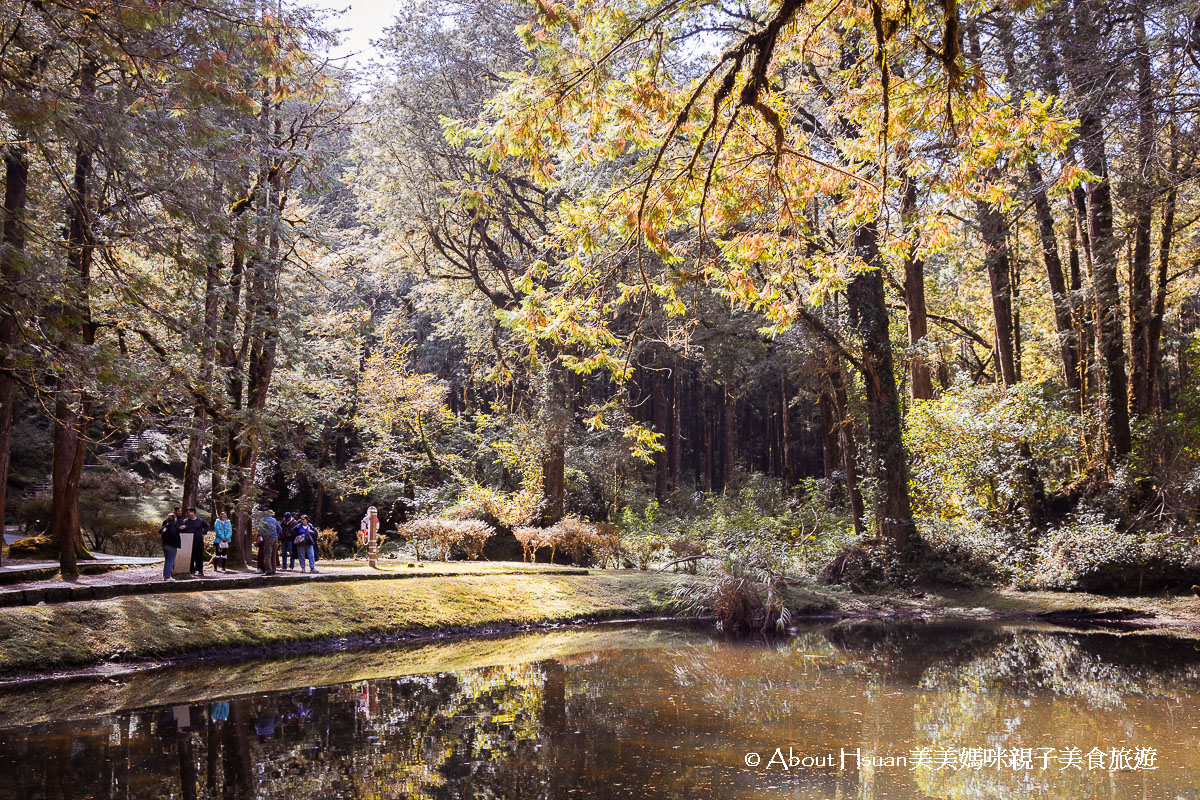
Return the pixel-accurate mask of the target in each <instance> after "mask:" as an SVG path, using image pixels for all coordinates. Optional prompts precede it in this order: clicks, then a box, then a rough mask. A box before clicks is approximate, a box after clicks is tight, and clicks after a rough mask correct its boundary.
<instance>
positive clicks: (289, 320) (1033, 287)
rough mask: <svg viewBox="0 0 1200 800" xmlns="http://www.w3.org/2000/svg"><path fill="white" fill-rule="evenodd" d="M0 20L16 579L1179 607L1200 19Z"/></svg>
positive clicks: (539, 7)
mask: <svg viewBox="0 0 1200 800" xmlns="http://www.w3.org/2000/svg"><path fill="white" fill-rule="evenodd" d="M402 5H403V7H402V8H399V9H397V10H396V11H395V16H394V17H393V18H391V19H389V20H388V21H387V23H386V25H383V26H381V30H380V32H379V37H378V39H377V40H376V42H375V43H374V46H373V52H374V56H373V57H372V58H371V59H370V60H366V61H362V62H357V63H355V64H351V63H346V60H345V59H337V58H333V59H331V58H329V57H328V55H329V53H330V52H331V48H333V47H335V46H336V39H337V36H336V34H334V33H333V32H332V28H333V27H335V25H334V23H333V22H332V21H331V20H330V19H329V18H328V15H326V14H325V13H323V12H320V11H318V10H314V9H313V8H312V7H310V5H308V4H299V3H292V2H282V3H277V4H274V5H273V6H272V7H271V8H268V7H267V6H266V5H264V4H263V3H261V2H259V0H200V1H199V2H196V3H190V4H187V5H186V7H185V6H180V5H178V4H170V3H167V4H162V3H153V2H139V1H134V2H127V3H121V4H109V3H101V6H102V7H103V8H102V12H103V13H101V12H98V11H96V10H95V9H94V8H93V7H92V5H88V4H83V3H79V2H75V0H62V1H61V2H57V3H55V4H51V5H45V4H36V3H32V4H31V3H7V4H5V5H4V7H3V9H2V10H0V40H2V41H4V42H5V46H4V48H3V49H2V50H0V100H2V101H3V102H2V103H0V137H2V140H3V141H2V144H3V156H4V158H3V170H4V173H5V183H4V206H3V220H2V221H3V225H2V226H0V234H2V237H3V240H2V242H0V267H2V275H0V288H2V292H3V295H2V296H3V305H2V307H0V473H2V474H3V480H0V487H3V489H2V493H0V514H7V517H6V519H7V520H8V521H10V522H11V521H13V520H15V521H16V522H18V523H19V524H20V525H21V526H22V527H23V529H24V530H25V532H26V533H28V534H30V535H37V534H42V535H44V538H41V539H38V540H37V541H36V542H33V543H31V544H29V545H28V546H22V547H14V548H13V549H12V550H11V551H5V552H4V553H0V555H4V556H5V557H8V558H14V557H18V556H20V557H26V556H28V557H32V556H33V555H34V554H35V550H34V549H32V548H35V547H36V548H37V549H36V554H37V555H39V556H40V557H46V556H53V555H55V554H56V555H57V558H58V559H59V561H60V564H61V569H62V572H63V574H64V575H65V576H70V575H72V574H73V573H74V571H75V570H76V564H75V562H76V559H78V558H86V557H87V552H88V550H89V549H91V550H98V551H101V552H111V553H126V554H137V555H149V554H154V553H156V552H157V551H158V542H157V540H156V531H157V526H158V523H159V522H160V521H161V519H162V517H163V516H164V515H165V513H166V511H167V510H168V509H169V508H171V507H172V506H174V505H176V504H182V505H183V506H192V505H194V506H197V507H199V508H200V509H201V513H202V515H205V516H209V517H211V516H215V514H217V513H218V512H220V511H227V512H229V514H230V516H231V518H232V520H233V523H234V538H233V544H232V548H231V564H233V565H235V566H242V565H245V564H247V563H250V562H252V559H253V555H252V548H253V542H254V536H255V531H256V527H257V525H258V523H259V521H260V520H261V519H262V518H263V517H264V515H265V514H266V513H267V511H268V510H273V511H274V512H275V513H276V515H277V516H278V515H281V514H282V513H283V512H285V511H292V512H294V513H297V514H298V513H305V514H307V515H308V516H309V517H310V519H311V520H312V521H313V522H314V524H315V525H316V526H317V527H318V528H320V529H322V531H323V532H322V534H321V535H320V537H319V542H320V546H321V548H322V552H323V553H324V554H326V557H339V558H344V557H349V556H350V555H352V554H354V553H356V552H358V551H359V550H360V548H361V545H360V543H359V542H358V541H357V538H356V531H357V530H358V527H359V521H360V520H361V519H363V516H364V514H365V512H366V511H367V508H368V507H369V506H374V507H376V509H377V511H378V514H379V519H380V520H381V522H382V528H381V531H382V533H383V535H384V536H385V541H384V544H383V549H382V553H383V556H384V557H385V558H391V557H395V558H401V557H405V558H407V557H412V558H417V559H422V558H438V559H451V558H462V559H472V560H474V559H491V560H514V561H515V560H522V559H524V560H541V561H545V560H553V561H556V562H560V563H571V564H578V565H587V566H597V567H606V568H626V569H638V570H647V571H648V570H671V571H672V572H686V573H695V574H704V575H707V576H709V577H710V578H711V580H709V581H707V582H706V583H705V584H704V586H706V587H707V588H704V589H699V588H696V586H692V587H691V588H690V589H689V590H688V592H685V593H683V594H681V595H680V596H679V597H678V598H677V600H678V602H679V603H680V604H682V605H684V606H686V607H689V608H693V609H707V610H709V611H711V612H712V613H715V614H716V615H717V616H718V617H719V618H721V620H722V624H723V625H724V626H725V627H727V628H730V629H743V630H758V631H761V630H769V629H774V628H778V627H786V626H787V622H788V609H787V608H785V604H784V603H783V602H782V601H781V599H780V598H781V597H783V596H784V595H785V594H787V591H785V590H790V588H792V587H794V586H796V585H797V582H799V583H813V582H823V583H828V584H841V585H845V586H849V587H850V588H852V589H855V590H859V591H873V590H877V589H884V588H903V589H910V590H919V588H920V587H922V586H933V585H942V586H946V585H949V586H980V585H990V586H1004V587H1015V588H1019V589H1031V590H1032V589H1055V590H1085V591H1093V592H1112V593H1119V592H1143V593H1149V592H1189V591H1191V590H1192V587H1194V586H1195V585H1197V584H1200V382H1198V381H1197V379H1196V376H1197V375H1198V374H1200V267H1198V265H1200V225H1197V224H1196V223H1197V220H1198V219H1200V193H1198V192H1197V185H1198V180H1197V179H1198V178H1200V127H1198V126H1197V119H1198V114H1200V105H1198V104H1197V102H1196V98H1197V97H1200V60H1198V59H1200V52H1198V49H1197V48H1198V47H1200V35H1198V34H1197V31H1200V11H1198V7H1197V6H1196V3H1195V2H1192V0H1189V2H1184V3H1178V2H1162V1H1161V0H1154V1H1152V2H1149V3H1125V2H1110V3H1093V2H1049V3H1043V4H1033V5H1028V4H1016V5H1011V4H1010V5H1004V6H995V5H994V4H985V3H971V2H966V3H950V2H940V0H930V1H928V2H924V1H923V2H915V3H904V4H900V5H897V4H889V3H880V2H875V1H874V0H861V2H860V1H858V0H856V1H855V2H839V1H838V0H814V2H808V3H804V2H796V1H795V0H753V1H748V2H734V3H723V2H721V3H719V2H707V1H706V0H697V1H696V2H675V1H674V0H646V1H645V2H626V1H625V0H553V1H552V0H545V1H543V0H538V2H536V3H533V4H526V3H521V2H490V1H488V2H485V1H484V0H450V1H449V2H434V0H415V2H410V3H406V4H402Z"/></svg>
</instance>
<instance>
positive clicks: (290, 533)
mask: <svg viewBox="0 0 1200 800" xmlns="http://www.w3.org/2000/svg"><path fill="white" fill-rule="evenodd" d="M158 533H159V536H160V537H161V539H162V549H163V580H165V581H173V580H175V575H174V573H175V559H176V556H177V555H178V553H179V549H180V547H182V541H183V536H182V534H186V533H190V534H192V543H191V548H192V549H191V553H190V556H191V560H190V563H189V565H188V573H189V574H190V575H193V576H196V577H201V578H202V577H204V564H205V561H206V559H205V552H204V537H205V535H206V534H207V533H208V522H206V521H205V520H204V519H203V518H202V517H200V516H197V514H196V509H195V507H190V508H188V510H187V513H186V514H185V513H184V510H183V507H182V506H176V507H175V509H174V510H173V511H172V512H171V513H170V514H168V515H167V518H166V519H165V520H163V524H162V527H161V528H159V531H158ZM232 541H233V524H232V523H231V522H230V520H229V514H228V513H227V512H225V511H222V512H221V514H220V517H219V518H218V519H217V520H216V522H214V523H213V557H212V563H213V570H214V571H218V570H219V571H221V572H229V567H228V564H229V545H230V543H231V542H232ZM256 543H257V544H258V570H257V571H258V573H259V574H266V575H274V574H275V570H276V569H277V568H281V569H283V570H284V571H288V570H292V569H295V567H296V561H297V559H299V561H300V571H301V572H304V571H305V563H306V562H307V564H308V568H309V571H311V572H317V529H316V528H314V527H313V526H312V525H310V524H309V522H308V517H307V516H306V515H304V514H301V515H300V516H298V517H297V516H295V515H294V514H292V512H290V511H289V512H287V513H285V514H284V515H283V521H282V522H281V521H279V520H277V519H275V513H274V512H273V511H268V512H267V514H266V516H265V517H263V519H262V521H261V522H260V523H259V534H258V538H257V540H256Z"/></svg>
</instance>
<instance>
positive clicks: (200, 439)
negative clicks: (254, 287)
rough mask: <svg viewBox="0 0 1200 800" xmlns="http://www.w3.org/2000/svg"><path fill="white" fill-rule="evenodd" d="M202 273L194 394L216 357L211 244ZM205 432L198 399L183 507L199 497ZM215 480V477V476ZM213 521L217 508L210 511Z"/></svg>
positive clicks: (216, 273) (206, 382)
mask: <svg viewBox="0 0 1200 800" xmlns="http://www.w3.org/2000/svg"><path fill="white" fill-rule="evenodd" d="M211 250H212V251H211V252H210V253H209V254H208V256H209V257H208V259H207V261H208V263H207V268H206V269H205V274H204V329H203V334H202V335H203V339H202V340H201V342H200V369H199V370H198V375H199V380H198V381H197V385H196V391H197V392H200V393H202V394H206V393H208V391H209V387H210V385H211V384H212V379H213V362H214V361H215V358H216V348H217V323H218V320H219V312H220V300H221V298H220V282H221V250H220V245H219V241H218V242H213V243H212V245H211ZM207 433H208V413H207V410H206V409H205V405H204V403H203V402H201V401H200V400H199V399H197V400H196V403H195V405H194V406H193V409H192V430H191V434H190V437H189V439H188V449H187V460H186V462H185V463H184V468H183V507H184V509H188V508H191V507H192V506H194V505H196V502H197V498H198V496H199V494H200V473H201V472H202V471H203V469H204V443H205V440H206V438H207ZM214 481H215V477H214ZM212 514H213V517H214V518H216V515H217V508H216V506H214V507H213V509H212Z"/></svg>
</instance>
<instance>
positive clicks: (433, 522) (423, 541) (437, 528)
mask: <svg viewBox="0 0 1200 800" xmlns="http://www.w3.org/2000/svg"><path fill="white" fill-rule="evenodd" d="M400 532H401V533H402V534H403V535H404V536H405V537H406V538H407V539H408V541H409V542H410V543H411V544H412V546H413V552H415V553H416V556H417V558H424V556H423V555H422V553H423V552H425V551H426V550H427V549H436V550H437V553H438V558H439V559H440V560H442V561H449V560H450V551H451V550H452V549H453V548H455V547H459V548H461V549H462V550H463V552H464V553H466V556H467V559H468V560H471V561H474V560H477V559H478V558H480V557H481V556H482V555H483V548H484V546H485V545H486V544H487V541H488V539H490V538H491V537H492V534H493V533H495V531H494V530H493V529H492V527H491V526H490V525H488V524H487V523H486V522H481V521H480V520H477V519H443V518H441V517H424V518H422V519H415V520H413V521H412V522H407V523H405V524H404V525H401V526H400Z"/></svg>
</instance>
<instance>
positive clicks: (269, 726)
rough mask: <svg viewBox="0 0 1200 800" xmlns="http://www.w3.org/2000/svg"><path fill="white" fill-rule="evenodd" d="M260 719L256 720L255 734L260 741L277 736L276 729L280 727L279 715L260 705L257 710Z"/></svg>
mask: <svg viewBox="0 0 1200 800" xmlns="http://www.w3.org/2000/svg"><path fill="white" fill-rule="evenodd" d="M255 710H256V711H257V712H258V717H257V718H256V719H255V720H254V732H255V733H257V734H258V738H259V739H266V738H267V737H268V736H274V735H275V728H276V727H278V725H279V715H278V714H276V713H275V710H274V709H272V708H270V707H267V706H264V705H259V706H258V707H257V708H256V709H255Z"/></svg>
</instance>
